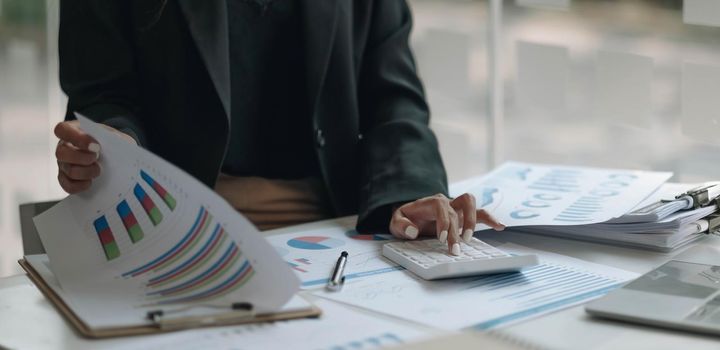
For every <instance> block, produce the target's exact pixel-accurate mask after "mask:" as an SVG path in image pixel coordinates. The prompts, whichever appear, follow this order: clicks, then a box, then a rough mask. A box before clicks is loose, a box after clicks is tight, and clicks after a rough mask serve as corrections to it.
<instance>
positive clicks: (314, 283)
mask: <svg viewBox="0 0 720 350" xmlns="http://www.w3.org/2000/svg"><path fill="white" fill-rule="evenodd" d="M393 239H394V238H393V237H392V236H391V235H387V234H359V233H358V232H357V231H355V230H354V229H352V225H350V224H348V225H347V226H337V227H331V228H326V229H320V230H309V231H296V232H293V233H288V234H282V235H274V236H270V237H267V240H268V242H270V244H271V245H272V246H273V247H274V248H275V250H277V252H278V253H279V254H280V256H281V257H282V258H283V259H284V260H285V262H286V263H287V264H288V265H289V266H290V267H291V268H292V269H293V271H294V272H295V274H296V275H297V276H298V278H300V281H301V282H302V285H301V286H302V288H303V289H308V288H315V287H322V286H324V285H325V284H326V283H327V282H328V279H329V277H330V272H332V270H333V268H334V267H335V263H336V262H337V259H338V257H339V256H340V253H341V252H342V251H347V252H348V253H349V258H348V261H347V265H346V266H345V274H344V275H345V279H346V280H348V281H349V280H353V279H356V278H361V277H365V276H371V275H377V274H383V273H388V272H392V271H397V270H401V269H402V267H400V266H398V265H397V264H395V263H394V262H392V261H390V260H388V259H386V258H384V257H383V256H382V253H381V250H382V245H383V244H385V243H387V242H390V241H391V240H393Z"/></svg>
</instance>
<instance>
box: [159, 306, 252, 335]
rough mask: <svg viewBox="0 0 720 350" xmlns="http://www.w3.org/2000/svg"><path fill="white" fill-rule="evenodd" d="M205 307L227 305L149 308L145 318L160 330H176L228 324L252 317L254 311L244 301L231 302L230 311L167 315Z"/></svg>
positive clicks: (223, 307)
mask: <svg viewBox="0 0 720 350" xmlns="http://www.w3.org/2000/svg"><path fill="white" fill-rule="evenodd" d="M199 307H206V308H217V309H227V308H228V307H227V306H225V305H223V306H219V305H207V304H196V305H190V306H187V307H184V308H178V309H172V310H162V309H158V310H151V311H148V312H147V319H148V320H150V321H151V322H152V323H153V324H154V325H155V326H157V327H158V328H160V329H162V330H178V329H187V328H197V327H204V326H215V325H223V324H230V323H234V322H239V321H244V320H249V319H253V318H254V317H255V311H254V310H253V305H252V304H251V303H246V302H238V303H232V304H231V305H230V308H229V309H230V311H229V312H225V313H218V314H213V315H200V316H180V317H169V316H171V315H173V314H177V313H183V312H185V311H188V310H190V309H193V308H199Z"/></svg>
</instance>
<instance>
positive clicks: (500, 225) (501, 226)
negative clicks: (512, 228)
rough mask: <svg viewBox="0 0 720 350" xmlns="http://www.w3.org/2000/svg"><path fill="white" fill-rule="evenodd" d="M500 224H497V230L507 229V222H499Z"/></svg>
mask: <svg viewBox="0 0 720 350" xmlns="http://www.w3.org/2000/svg"><path fill="white" fill-rule="evenodd" d="M498 224H499V225H498V226H495V231H502V230H504V229H505V227H506V226H505V224H503V223H499V222H498Z"/></svg>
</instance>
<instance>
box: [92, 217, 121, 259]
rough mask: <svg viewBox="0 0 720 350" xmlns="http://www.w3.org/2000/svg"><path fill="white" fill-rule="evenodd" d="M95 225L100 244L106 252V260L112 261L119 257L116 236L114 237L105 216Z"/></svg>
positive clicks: (97, 220)
mask: <svg viewBox="0 0 720 350" xmlns="http://www.w3.org/2000/svg"><path fill="white" fill-rule="evenodd" d="M93 225H94V226H95V232H97V235H98V238H99V239H100V244H101V245H102V248H103V251H104V252H105V258H106V259H107V260H108V261H110V260H112V259H115V258H117V257H119V256H120V248H118V245H117V242H115V236H113V233H112V230H110V225H108V222H107V219H105V216H104V215H103V216H101V217H99V218H97V219H96V220H95V222H94V223H93Z"/></svg>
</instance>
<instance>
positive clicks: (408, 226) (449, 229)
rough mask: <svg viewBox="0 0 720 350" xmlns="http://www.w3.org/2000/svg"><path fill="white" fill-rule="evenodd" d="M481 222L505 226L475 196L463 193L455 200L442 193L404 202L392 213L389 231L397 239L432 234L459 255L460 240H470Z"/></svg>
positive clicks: (500, 228) (497, 227) (502, 227)
mask: <svg viewBox="0 0 720 350" xmlns="http://www.w3.org/2000/svg"><path fill="white" fill-rule="evenodd" d="M478 221H480V222H482V223H483V224H486V225H488V226H490V227H492V228H493V229H495V230H497V231H501V230H503V229H505V225H503V224H501V223H500V222H498V221H497V220H496V219H495V218H494V217H492V215H490V214H489V213H488V212H486V211H485V210H483V209H477V208H476V206H475V196H473V195H472V194H469V193H465V194H463V195H462V196H459V197H457V198H455V199H449V198H447V197H445V196H444V195H442V194H436V195H434V196H431V197H425V198H421V199H418V200H416V201H414V202H410V203H407V204H405V205H403V206H401V207H399V208H397V209H395V211H394V212H393V216H392V219H391V220H390V232H391V233H392V234H393V235H394V236H395V237H398V238H403V239H415V238H417V237H418V235H434V236H437V238H438V239H439V240H440V242H443V243H447V245H448V250H449V251H450V253H451V254H453V255H460V240H461V239H462V240H463V241H465V242H466V243H467V242H470V239H471V238H472V235H473V232H474V231H475V224H476V223H477V222H478Z"/></svg>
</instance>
